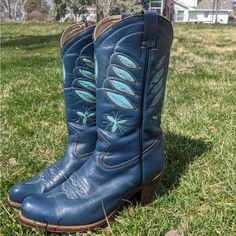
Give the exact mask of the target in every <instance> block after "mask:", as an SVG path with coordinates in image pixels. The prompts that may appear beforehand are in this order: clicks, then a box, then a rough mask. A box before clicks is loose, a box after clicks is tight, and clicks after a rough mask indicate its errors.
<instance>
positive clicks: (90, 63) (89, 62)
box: [82, 57, 95, 68]
mask: <svg viewBox="0 0 236 236" xmlns="http://www.w3.org/2000/svg"><path fill="white" fill-rule="evenodd" d="M82 61H83V62H84V63H85V64H86V65H87V66H88V67H91V68H94V67H95V63H94V60H93V59H91V58H89V57H82Z"/></svg>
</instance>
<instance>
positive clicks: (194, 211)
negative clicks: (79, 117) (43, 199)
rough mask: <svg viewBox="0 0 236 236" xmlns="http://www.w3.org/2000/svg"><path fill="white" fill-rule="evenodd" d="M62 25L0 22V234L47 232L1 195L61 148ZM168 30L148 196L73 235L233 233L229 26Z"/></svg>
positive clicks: (235, 63)
mask: <svg viewBox="0 0 236 236" xmlns="http://www.w3.org/2000/svg"><path fill="white" fill-rule="evenodd" d="M65 27H66V25H65V24H53V23H45V24H44V23H42V24H39V23H32V24H29V23H28V24H18V23H11V24H10V23H4V24H2V30H1V38H2V41H1V114H2V115H1V121H2V126H1V136H2V137H1V154H2V155H1V167H2V168H1V170H2V171H1V172H2V173H1V202H0V203H1V213H0V214H1V224H2V227H1V230H2V235H9V236H15V235H22V236H29V235H55V234H49V233H47V232H43V231H39V230H31V229H30V228H27V227H24V226H22V225H21V224H19V222H18V221H17V211H16V210H13V209H11V208H9V207H8V206H7V204H6V202H5V198H6V196H7V193H8V190H9V188H10V186H12V185H13V184H14V183H16V182H17V181H20V180H24V179H26V178H28V177H30V176H32V175H34V174H35V173H37V172H38V171H39V170H41V169H42V168H44V167H45V166H46V165H48V164H49V163H51V162H54V161H55V160H57V159H58V158H60V157H61V156H62V154H63V151H64V146H65V143H66V127H65V123H64V103H63V93H62V78H61V65H60V56H59V53H60V50H59V38H60V33H61V32H62V30H63V29H64V28H65ZM174 32H175V39H174V44H173V48H172V54H171V64H170V70H169V76H168V83H167V86H168V87H167V94H166V100H165V106H164V112H163V118H162V127H163V130H164V134H165V147H166V151H165V155H166V170H165V175H164V178H163V180H162V183H161V184H160V185H159V188H158V189H157V194H156V198H155V200H154V202H153V203H152V204H150V205H149V206H148V207H145V208H141V207H140V205H138V204H136V205H135V204H133V205H132V204H131V205H128V206H127V207H126V208H124V209H123V210H122V211H121V212H120V213H119V215H118V216H117V217H116V218H115V219H113V220H111V221H110V222H109V224H110V225H109V227H107V228H103V229H97V230H93V231H91V232H88V233H86V234H83V235H86V236H87V235H115V236H116V235H122V236H126V235H133V236H157V235H165V234H166V233H167V232H169V231H171V230H176V232H177V231H178V232H179V235H194V236H195V235H204V236H205V235H207V236H208V235H209V236H215V235H226V236H231V235H232V236H233V235H236V219H235V216H236V206H235V203H236V155H235V154H236V149H235V144H236V139H235V138H236V124H235V122H236V46H235V45H236V26H223V25H211V26H210V25H203V24H202V25H201V24H197V25H189V24H184V25H174ZM171 232H173V231H171ZM0 234H1V233H0ZM78 235H79V234H77V236H78Z"/></svg>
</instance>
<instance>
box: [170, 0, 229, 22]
mask: <svg viewBox="0 0 236 236" xmlns="http://www.w3.org/2000/svg"><path fill="white" fill-rule="evenodd" d="M173 8H174V9H173V12H174V16H173V20H174V21H176V22H203V23H222V24H228V22H229V15H230V12H232V5H231V2H230V0H174V6H173Z"/></svg>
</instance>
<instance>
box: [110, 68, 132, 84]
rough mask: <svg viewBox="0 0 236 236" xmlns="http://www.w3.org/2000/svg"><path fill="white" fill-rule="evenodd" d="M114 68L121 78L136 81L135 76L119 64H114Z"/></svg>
mask: <svg viewBox="0 0 236 236" xmlns="http://www.w3.org/2000/svg"><path fill="white" fill-rule="evenodd" d="M112 69H113V71H114V72H115V74H116V75H117V76H119V77H120V78H121V79H123V80H126V81H129V82H135V80H134V78H133V76H132V75H131V74H130V73H129V72H128V71H126V70H124V69H121V68H120V67H118V66H113V67H112Z"/></svg>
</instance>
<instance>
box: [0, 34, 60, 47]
mask: <svg viewBox="0 0 236 236" xmlns="http://www.w3.org/2000/svg"><path fill="white" fill-rule="evenodd" d="M60 36H61V34H55V35H21V36H19V37H12V38H11V37H2V42H1V47H2V48H5V47H24V49H28V50H35V49H37V48H42V47H47V44H48V43H51V42H59V40H60Z"/></svg>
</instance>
